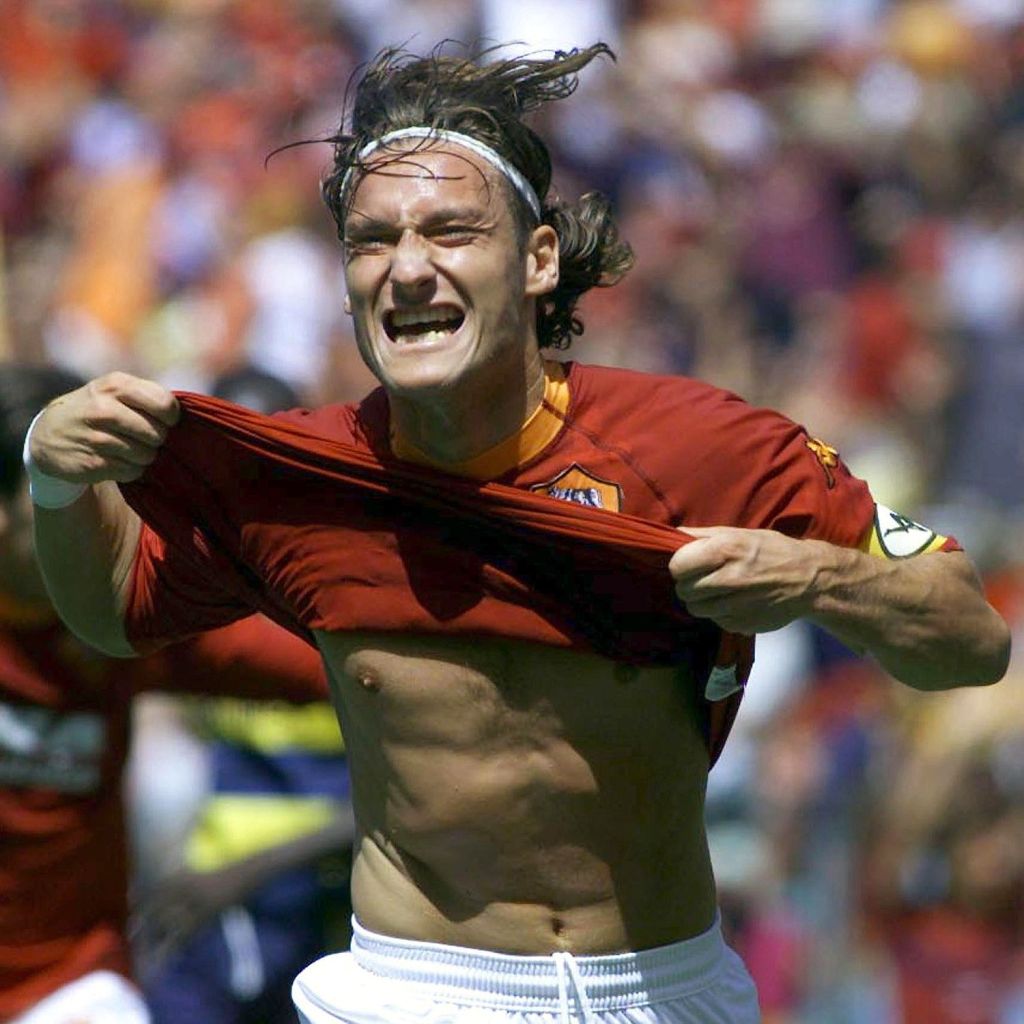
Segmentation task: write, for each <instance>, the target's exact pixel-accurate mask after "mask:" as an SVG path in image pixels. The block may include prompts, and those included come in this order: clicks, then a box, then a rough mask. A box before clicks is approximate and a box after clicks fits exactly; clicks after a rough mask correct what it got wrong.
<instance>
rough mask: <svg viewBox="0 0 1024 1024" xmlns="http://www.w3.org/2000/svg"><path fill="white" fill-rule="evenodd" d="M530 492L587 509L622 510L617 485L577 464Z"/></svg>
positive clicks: (536, 486) (536, 485)
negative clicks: (539, 493) (584, 506)
mask: <svg viewBox="0 0 1024 1024" xmlns="http://www.w3.org/2000/svg"><path fill="white" fill-rule="evenodd" d="M530 490H531V491H540V492H542V493H543V494H547V495H549V496H550V497H552V498H558V499H559V500H560V501H571V502H573V503H574V504H576V505H586V506H587V507H588V508H606V509H609V510H610V511H612V512H619V511H621V510H622V490H621V489H620V487H619V485H618V484H614V483H611V482H610V481H608V480H602V479H601V478H600V477H597V476H594V475H593V474H592V473H588V472H587V471H586V470H585V469H584V468H583V467H582V466H580V465H579V463H577V462H574V463H573V464H572V465H571V466H570V467H569V468H568V469H567V470H565V471H564V472H562V473H559V474H558V476H556V477H555V478H554V480H549V481H548V482H547V483H544V484H535V485H534V486H533V487H531V488H530Z"/></svg>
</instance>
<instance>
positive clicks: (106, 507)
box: [34, 482, 140, 657]
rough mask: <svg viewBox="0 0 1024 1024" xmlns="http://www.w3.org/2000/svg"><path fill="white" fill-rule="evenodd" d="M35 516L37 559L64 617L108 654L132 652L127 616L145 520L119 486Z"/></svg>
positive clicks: (103, 485) (95, 491) (99, 486)
mask: <svg viewBox="0 0 1024 1024" xmlns="http://www.w3.org/2000/svg"><path fill="white" fill-rule="evenodd" d="M34 515H35V545H36V557H37V558H38V560H39V565H40V567H41V569H42V572H43V578H44V579H45V581H46V588H47V591H48V592H49V594H50V599H51V600H52V601H53V604H54V606H55V608H56V609H57V612H58V613H59V615H60V617H61V618H62V619H63V620H64V622H65V623H66V624H67V625H68V627H69V628H70V629H71V630H72V631H73V632H74V633H75V634H77V635H78V636H80V637H81V638H82V639H83V640H85V641H86V642H87V643H89V644H91V645H92V646H94V647H97V648H99V650H101V651H103V652H104V653H106V654H110V655H114V656H116V657H131V656H133V655H134V654H135V651H134V650H133V649H132V646H131V644H130V643H129V642H128V640H127V638H126V636H125V631H124V619H123V614H124V604H125V600H126V598H127V594H128V587H129V584H130V573H131V566H132V561H133V558H134V555H135V548H136V545H137V543H138V539H139V532H140V522H139V519H138V516H136V515H135V513H134V512H133V511H132V510H131V509H130V508H129V507H128V505H127V504H126V503H125V501H124V499H123V498H122V497H121V493H120V491H119V490H118V488H117V485H116V484H114V483H112V482H106V483H101V484H96V485H94V486H92V487H90V488H89V489H88V490H87V491H86V493H85V494H83V495H82V497H81V498H79V499H78V501H76V502H74V504H72V505H68V506H67V507H65V508H62V509H55V510H51V509H44V508H39V507H38V506H37V507H36V508H35V509H34Z"/></svg>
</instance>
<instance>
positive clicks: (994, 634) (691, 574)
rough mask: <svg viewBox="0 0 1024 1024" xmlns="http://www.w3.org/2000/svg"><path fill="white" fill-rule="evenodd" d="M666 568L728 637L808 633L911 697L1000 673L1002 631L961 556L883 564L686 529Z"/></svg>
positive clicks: (757, 537) (767, 539)
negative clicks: (795, 624) (817, 632)
mask: <svg viewBox="0 0 1024 1024" xmlns="http://www.w3.org/2000/svg"><path fill="white" fill-rule="evenodd" d="M686 532H687V533H688V534H690V535H692V536H694V537H695V538H697V539H696V540H695V541H693V542H692V543H690V544H687V545H686V546H685V547H683V548H681V549H680V550H679V551H677V552H676V553H675V555H673V557H672V559H671V562H670V564H669V571H670V572H671V573H672V576H673V578H674V579H675V583H676V591H677V593H678V594H679V597H680V598H681V599H682V600H683V601H684V602H685V603H686V605H687V607H688V609H689V610H690V611H691V612H692V613H693V614H694V615H697V616H700V617H702V618H709V619H712V620H713V621H715V622H716V623H718V624H719V625H720V626H721V627H722V628H723V629H727V630H729V631H731V632H735V633H759V632H768V631H771V630H773V629H778V628H780V627H781V626H784V625H786V624H787V623H788V622H792V621H793V620H794V619H798V618H807V619H810V620H811V621H813V622H816V623H818V624H819V625H820V626H822V627H823V628H824V629H826V630H828V631H829V632H830V633H832V634H833V635H834V636H836V637H838V638H839V639H840V640H842V641H843V642H844V643H846V644H847V645H848V646H850V647H852V648H853V649H854V650H857V651H859V652H865V651H866V652H868V653H870V654H872V655H873V656H874V657H875V658H876V659H877V660H878V661H879V662H880V663H881V665H882V666H883V667H884V668H885V669H886V671H888V672H889V673H890V674H891V675H893V676H895V677H896V678H897V679H899V680H900V681H901V682H904V683H906V684H907V685H908V686H912V687H914V688H916V689H920V690H940V689H947V688H951V687H954V686H968V685H973V686H981V685H987V684H989V683H994V682H997V681H998V680H999V679H1001V678H1002V676H1003V675H1004V674H1005V672H1006V668H1007V664H1008V661H1009V654H1010V634H1009V629H1008V628H1007V626H1006V623H1005V622H1004V621H1003V619H1002V618H1001V617H1000V616H999V615H998V614H997V613H996V611H995V610H994V609H993V608H992V607H991V606H990V605H989V604H988V602H987V601H986V600H985V596H984V593H983V592H982V589H981V585H980V583H979V580H978V576H977V573H976V572H975V571H974V568H973V566H972V565H971V563H970V561H969V560H968V558H967V556H966V555H964V554H963V553H962V552H956V551H951V552H934V553H931V554H921V555H916V556H914V557H912V558H900V559H885V558H878V557H876V556H874V555H871V554H867V553H865V552H863V551H857V550H853V549H849V548H843V547H839V546H837V545H835V544H830V543H827V542H825V541H819V540H795V539H793V538H790V537H786V536H784V535H783V534H781V533H778V532H776V531H774V530H745V529H737V528H733V527H707V528H703V529H698V528H693V527H689V526H688V527H686Z"/></svg>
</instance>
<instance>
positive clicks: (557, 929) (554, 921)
mask: <svg viewBox="0 0 1024 1024" xmlns="http://www.w3.org/2000/svg"><path fill="white" fill-rule="evenodd" d="M551 930H552V931H553V932H554V933H555V935H556V936H558V938H561V937H562V934H563V932H564V931H565V921H563V920H562V918H560V917H552V918H551Z"/></svg>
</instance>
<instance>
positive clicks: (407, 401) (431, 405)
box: [390, 345, 545, 466]
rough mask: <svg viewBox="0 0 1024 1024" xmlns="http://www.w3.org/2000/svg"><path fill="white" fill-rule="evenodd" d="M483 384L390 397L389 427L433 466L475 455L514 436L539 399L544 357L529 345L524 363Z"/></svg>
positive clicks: (542, 384) (541, 387)
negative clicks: (421, 396)
mask: <svg viewBox="0 0 1024 1024" xmlns="http://www.w3.org/2000/svg"><path fill="white" fill-rule="evenodd" d="M495 377H498V375H492V377H491V379H490V381H489V382H488V386H487V387H482V386H480V385H479V384H469V383H468V382H467V385H468V386H466V387H464V388H461V389H452V390H451V391H450V392H445V393H443V394H442V395H439V396H432V397H431V398H428V399H422V400H421V399H419V398H418V397H417V398H409V397H407V396H395V395H392V396H391V399H390V402H391V426H392V430H393V431H394V432H395V433H396V434H398V435H399V436H400V437H401V438H402V439H403V440H404V441H405V442H407V443H408V444H411V445H412V446H413V447H415V448H416V449H418V450H419V451H420V452H422V453H423V454H424V455H425V456H427V457H428V458H429V459H430V460H431V461H432V462H435V463H437V464H439V465H442V466H443V465H445V464H453V465H454V464H456V463H460V462H466V461H468V460H469V459H472V458H475V457H476V456H477V455H480V454H481V453H482V452H485V451H488V450H489V449H491V448H493V447H494V446H495V445H496V444H498V443H499V442H500V441H503V440H504V439H505V438H506V437H509V436H510V435H512V434H514V433H515V432H516V431H517V430H519V429H520V428H521V427H522V426H523V424H524V423H525V422H526V421H527V420H528V419H529V418H530V416H532V415H533V413H534V412H535V411H536V410H537V408H538V407H539V406H540V404H541V401H542V400H543V398H544V387H545V375H544V361H543V360H542V359H541V356H540V351H539V350H538V348H537V347H536V346H535V345H534V346H531V347H530V348H529V350H528V353H527V356H526V358H525V360H524V364H523V366H521V367H518V368H517V370H516V371H515V372H514V373H511V374H509V375H508V376H507V377H504V378H501V379H497V380H496V379H495Z"/></svg>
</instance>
